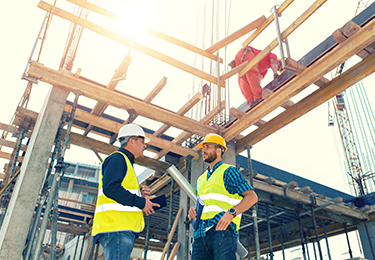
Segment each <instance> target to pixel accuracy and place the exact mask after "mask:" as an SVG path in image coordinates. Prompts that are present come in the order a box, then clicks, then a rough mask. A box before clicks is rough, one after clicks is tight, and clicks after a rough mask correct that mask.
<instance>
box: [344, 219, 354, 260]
mask: <svg viewBox="0 0 375 260" xmlns="http://www.w3.org/2000/svg"><path fill="white" fill-rule="evenodd" d="M344 230H345V236H346V242H347V243H348V251H349V255H350V258H353V253H352V249H351V247H350V242H349V236H348V230H347V229H346V223H344Z"/></svg>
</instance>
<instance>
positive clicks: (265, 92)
mask: <svg viewBox="0 0 375 260" xmlns="http://www.w3.org/2000/svg"><path fill="white" fill-rule="evenodd" d="M274 93H275V92H273V91H272V90H270V89H264V90H263V92H262V96H263V99H267V98H269V97H271V96H272V95H273V94H274ZM293 105H294V102H293V101H291V100H288V101H287V102H285V103H284V104H282V105H281V107H282V108H284V109H287V108H289V107H291V106H293Z"/></svg>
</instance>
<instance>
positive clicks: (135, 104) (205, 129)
mask: <svg viewBox="0 0 375 260" xmlns="http://www.w3.org/2000/svg"><path fill="white" fill-rule="evenodd" d="M28 75H29V76H32V77H35V78H36V79H38V80H40V81H43V82H46V83H49V84H51V85H54V86H57V87H60V88H63V89H65V90H67V91H71V92H75V91H81V93H82V95H83V96H86V97H89V98H92V99H94V100H97V101H100V102H103V103H107V104H108V105H111V106H114V107H117V108H122V109H134V110H135V111H136V112H137V114H139V115H141V116H144V117H146V118H150V119H153V120H156V121H158V122H162V123H165V124H169V125H171V126H174V127H176V128H179V129H182V130H185V131H189V132H193V131H194V133H197V134H201V135H206V134H208V133H212V132H215V128H213V127H211V126H208V125H204V124H202V123H199V122H197V121H196V120H194V119H191V118H188V117H185V116H179V115H177V114H176V113H173V112H170V111H168V110H166V109H162V108H159V107H157V106H154V105H151V104H147V103H144V102H142V101H140V100H137V99H134V98H130V97H128V96H126V95H122V94H120V93H119V92H118V91H110V90H108V89H103V88H101V87H98V86H96V85H95V84H93V83H90V82H85V81H83V80H80V79H77V78H74V77H73V76H71V75H68V74H65V73H62V72H59V71H56V70H53V69H50V68H47V67H45V66H44V65H42V64H39V63H37V62H31V64H30V67H29V71H28Z"/></svg>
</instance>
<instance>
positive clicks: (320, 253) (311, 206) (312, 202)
mask: <svg viewBox="0 0 375 260" xmlns="http://www.w3.org/2000/svg"><path fill="white" fill-rule="evenodd" d="M310 199H311V204H310V209H311V216H312V220H313V224H314V231H315V237H316V243H317V244H318V249H319V256H320V260H323V254H322V249H321V248H320V242H319V233H318V228H317V225H316V219H315V213H314V204H316V200H315V199H316V198H315V196H313V195H312V196H310ZM314 248H315V247H314Z"/></svg>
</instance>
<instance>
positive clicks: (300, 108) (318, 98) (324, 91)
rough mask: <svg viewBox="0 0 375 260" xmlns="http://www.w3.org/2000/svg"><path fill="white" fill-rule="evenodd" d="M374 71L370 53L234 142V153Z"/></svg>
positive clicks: (374, 56) (372, 56)
mask: <svg viewBox="0 0 375 260" xmlns="http://www.w3.org/2000/svg"><path fill="white" fill-rule="evenodd" d="M373 72H375V54H374V53H373V54H371V55H370V56H369V57H367V58H366V59H365V60H363V61H361V62H359V63H358V64H356V65H355V66H353V67H352V68H350V69H349V70H347V71H345V72H343V73H342V74H341V75H339V76H338V77H336V78H334V79H333V80H331V81H330V82H329V83H327V84H326V85H325V86H323V87H322V88H320V89H317V90H316V91H315V92H313V93H312V94H310V95H309V96H307V97H305V98H304V99H302V100H301V101H300V102H298V103H296V104H295V105H293V106H291V107H290V108H288V109H287V110H285V111H284V112H283V113H281V114H279V115H278V116H276V117H275V118H273V119H272V120H270V121H268V122H267V123H266V124H264V125H263V126H261V127H259V128H258V129H256V130H255V131H253V132H251V133H250V134H248V135H247V136H245V137H244V138H243V139H241V140H238V141H237V142H236V154H239V153H240V152H242V151H243V149H244V148H245V147H246V146H247V145H250V146H252V145H254V144H256V143H257V142H259V141H261V140H263V139H264V138H266V137H267V136H269V135H271V134H272V133H274V132H276V131H277V130H279V129H281V128H283V127H284V126H286V125H288V124H289V123H291V122H293V121H294V120H296V119H297V118H299V117H301V116H302V115H304V114H306V113H308V112H309V111H311V110H312V109H314V108H315V107H318V106H319V105H321V104H323V103H324V102H326V101H328V100H329V99H331V98H332V97H334V96H336V95H337V94H339V93H341V92H343V91H344V90H345V89H347V88H349V87H351V86H352V85H354V84H355V83H356V82H358V81H360V80H362V79H364V78H366V77H367V76H369V75H371V74H372V73H373Z"/></svg>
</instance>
